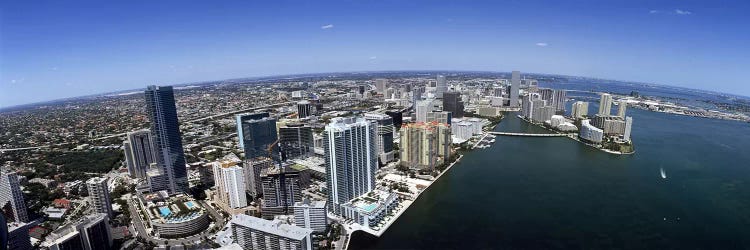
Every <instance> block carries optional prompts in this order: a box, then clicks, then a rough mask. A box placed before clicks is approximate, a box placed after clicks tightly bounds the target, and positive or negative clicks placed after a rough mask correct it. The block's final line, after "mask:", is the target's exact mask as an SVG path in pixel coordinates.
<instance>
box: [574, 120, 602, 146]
mask: <svg viewBox="0 0 750 250" xmlns="http://www.w3.org/2000/svg"><path fill="white" fill-rule="evenodd" d="M578 137H580V138H581V139H584V140H586V141H589V142H594V143H601V142H602V140H603V139H604V131H603V130H601V129H599V128H597V127H594V126H593V125H591V124H589V120H588V119H586V120H581V131H580V132H579V133H578Z"/></svg>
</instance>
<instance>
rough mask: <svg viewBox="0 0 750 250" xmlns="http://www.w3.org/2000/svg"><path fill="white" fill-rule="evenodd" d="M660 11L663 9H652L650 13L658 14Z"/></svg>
mask: <svg viewBox="0 0 750 250" xmlns="http://www.w3.org/2000/svg"><path fill="white" fill-rule="evenodd" d="M659 12H661V11H658V10H650V11H648V13H649V14H658V13H659Z"/></svg>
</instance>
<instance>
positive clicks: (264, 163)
mask: <svg viewBox="0 0 750 250" xmlns="http://www.w3.org/2000/svg"><path fill="white" fill-rule="evenodd" d="M273 165H274V162H273V160H271V158H269V157H263V156H259V157H255V158H252V159H245V162H244V166H245V167H243V169H244V171H245V173H244V176H245V182H246V183H245V191H246V192H247V193H248V194H250V196H252V197H258V196H260V195H261V194H263V184H262V181H261V179H260V173H261V172H262V171H263V169H267V168H270V167H273Z"/></svg>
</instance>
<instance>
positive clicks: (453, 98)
mask: <svg viewBox="0 0 750 250" xmlns="http://www.w3.org/2000/svg"><path fill="white" fill-rule="evenodd" d="M443 111H448V112H451V113H452V114H453V117H455V118H461V117H464V102H463V101H461V93H459V92H454V91H451V92H445V93H443Z"/></svg>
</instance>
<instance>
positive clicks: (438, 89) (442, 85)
mask: <svg viewBox="0 0 750 250" xmlns="http://www.w3.org/2000/svg"><path fill="white" fill-rule="evenodd" d="M446 91H448V83H446V82H445V76H443V75H438V76H437V84H436V85H435V97H436V98H443V93H445V92H446Z"/></svg>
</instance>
